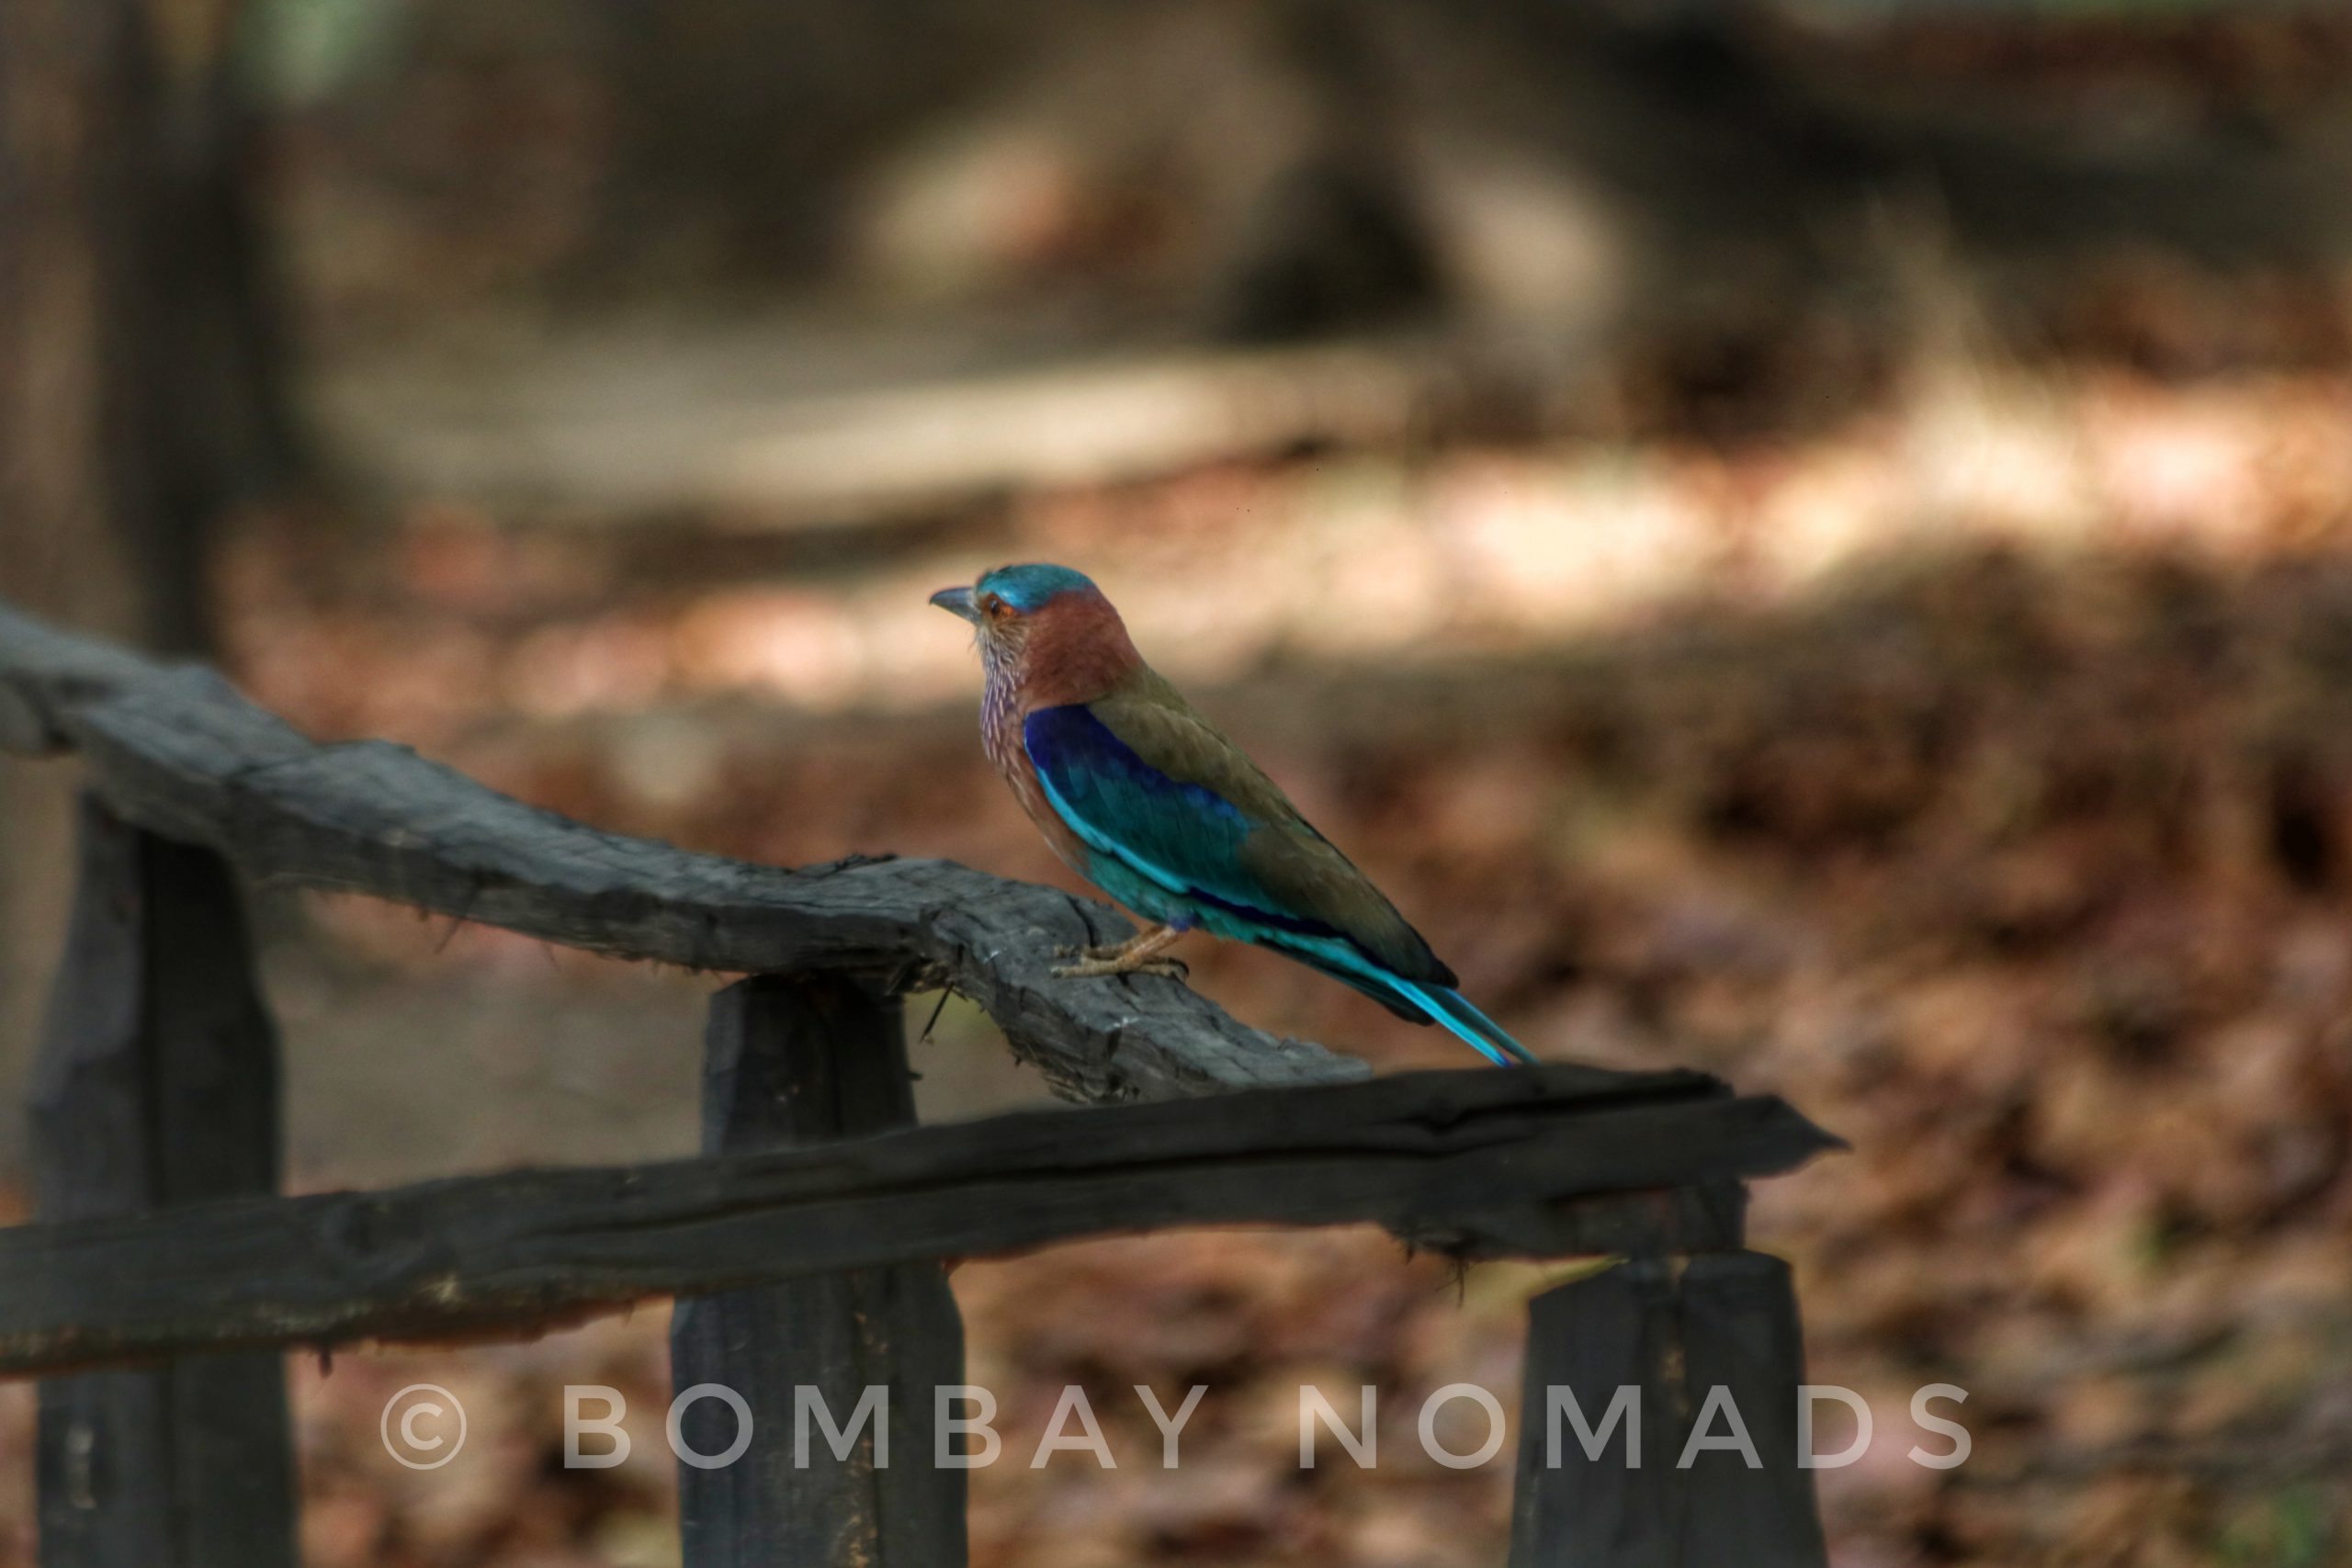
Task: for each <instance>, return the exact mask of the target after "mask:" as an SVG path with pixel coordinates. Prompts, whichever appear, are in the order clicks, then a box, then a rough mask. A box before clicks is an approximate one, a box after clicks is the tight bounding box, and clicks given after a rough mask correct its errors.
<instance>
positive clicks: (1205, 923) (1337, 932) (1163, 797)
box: [931, 565, 1535, 1066]
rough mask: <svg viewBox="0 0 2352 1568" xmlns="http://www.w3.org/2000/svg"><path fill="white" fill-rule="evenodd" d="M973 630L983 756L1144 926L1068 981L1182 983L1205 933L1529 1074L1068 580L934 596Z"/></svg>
mask: <svg viewBox="0 0 2352 1568" xmlns="http://www.w3.org/2000/svg"><path fill="white" fill-rule="evenodd" d="M931 602H932V603H933V604H936V605H938V606H939V607H940V608H941V609H943V610H949V611H953V612H954V613H955V614H956V615H961V616H963V617H964V619H966V620H967V621H969V622H971V623H972V625H973V626H974V627H976V628H977V630H978V642H979V649H980V658H981V660H982V662H983V663H984V664H985V665H986V667H987V671H988V692H987V696H986V698H985V700H984V702H983V705H982V707H981V716H980V739H981V741H982V743H983V745H984V746H985V747H986V748H987V750H988V754H989V761H992V762H994V763H995V764H996V768H997V772H999V773H1002V774H1003V775H1004V780H1005V782H1006V783H1007V784H1011V785H1012V793H1013V794H1014V795H1016V796H1017V797H1019V799H1020V801H1021V806H1022V809H1023V810H1024V811H1026V812H1028V814H1029V817H1030V819H1031V820H1032V821H1034V822H1035V823H1036V824H1037V826H1038V827H1039V829H1042V830H1043V831H1044V832H1045V835H1046V840H1047V841H1048V842H1050V843H1051V844H1052V845H1053V846H1054V849H1055V852H1057V853H1058V854H1059V855H1060V856H1061V857H1062V859H1064V860H1065V861H1068V862H1069V864H1070V865H1071V867H1072V868H1073V869H1075V870H1076V871H1077V872H1078V873H1079V874H1080V875H1082V876H1084V877H1086V878H1087V879H1088V880H1089V881H1091V882H1092V883H1093V884H1094V886H1097V887H1100V888H1101V889H1103V892H1105V893H1108V894H1109V895H1110V896H1111V897H1114V898H1116V899H1117V900H1118V901H1119V902H1120V903H1122V904H1125V906H1126V907H1127V908H1130V909H1133V910H1134V911H1135V912H1136V913H1137V914H1138V915H1141V916H1143V917H1144V919H1145V920H1146V921H1147V922H1148V923H1147V924H1146V926H1145V928H1144V930H1143V931H1141V932H1139V933H1138V934H1137V935H1136V937H1135V939H1134V940H1132V941H1130V942H1126V943H1125V944H1123V945H1121V946H1118V947H1113V948H1087V949H1083V950H1080V951H1078V952H1077V953H1073V954H1069V955H1067V956H1075V957H1076V958H1078V960H1079V962H1077V963H1075V964H1069V965H1068V966H1066V967H1063V968H1059V969H1057V970H1055V971H1054V973H1055V974H1057V975H1059V976H1068V977H1083V976H1099V975H1125V974H1130V973H1134V972H1136V971H1142V972H1146V973H1150V974H1162V975H1173V974H1182V972H1183V970H1182V965H1181V964H1177V963H1175V962H1174V961H1173V960H1170V959H1168V958H1164V957H1162V956H1160V955H1161V954H1162V953H1164V952H1165V951H1166V949H1167V948H1168V947H1169V945H1170V943H1172V942H1175V941H1176V939H1177V938H1178V937H1180V936H1182V935H1183V934H1184V933H1185V932H1186V931H1192V930H1193V929H1194V928H1195V927H1198V928H1199V929H1201V930H1204V931H1210V932H1212V933H1214V934H1215V935H1217V936H1221V937H1226V938H1227V939H1229V940H1231V941H1234V942H1255V943H1257V944H1258V945H1259V946H1261V947H1271V948H1272V949H1273V950H1274V951H1276V952H1277V953H1285V954H1287V955H1288V956H1290V957H1292V958H1295V959H1296V960H1298V961H1299V962H1300V963H1301V964H1307V965H1308V966H1310V967H1312V968H1316V969H1319V970H1321V971H1322V972H1323V973H1324V974H1326V975H1329V976H1331V977H1332V978H1334V979H1336V980H1340V981H1341V982H1343V983H1345V984H1347V985H1350V986H1352V987H1355V988H1356V989H1357V990H1359V991H1362V992H1363V993H1364V994H1365V995H1367V996H1369V997H1371V998H1374V1000H1376V1001H1378V1002H1380V1003H1382V1004H1383V1005H1384V1006H1385V1007H1386V1008H1387V1009H1388V1010H1390V1011H1391V1012H1394V1013H1396V1014H1397V1015H1398V1016H1400V1017H1403V1018H1407V1019H1410V1020H1411V1021H1414V1022H1416V1023H1430V1022H1436V1023H1442V1024H1443V1025H1444V1026H1445V1027H1446V1028H1447V1029H1449V1030H1451V1031H1453V1032H1454V1033H1455V1034H1457V1035H1459V1036H1461V1038H1462V1039H1463V1040H1464V1041H1465V1042H1467V1043H1469V1045H1470V1046H1471V1048H1472V1049H1474V1050H1476V1051H1477V1052H1478V1053H1479V1054H1480V1055H1483V1056H1485V1057H1486V1058H1487V1060H1488V1061H1490V1062H1493V1063H1495V1064H1497V1065H1498V1066H1508V1065H1509V1064H1510V1063H1512V1062H1522V1063H1532V1062H1533V1061H1534V1060H1535V1058H1534V1057H1533V1056H1532V1055H1530V1054H1529V1053H1528V1051H1527V1049H1526V1047H1524V1046H1522V1045H1521V1044H1520V1043H1519V1042H1518V1041H1516V1040H1513V1039H1512V1038H1511V1037H1510V1035H1509V1034H1506V1033H1504V1032H1503V1031H1502V1029H1501V1028H1500V1027H1499V1026H1498V1024H1496V1022H1495V1021H1493V1020H1492V1019H1490V1018H1488V1017H1487V1015H1486V1014H1485V1013H1483V1012H1480V1011H1479V1010H1477V1009H1476V1008H1475V1007H1473V1006H1471V1005H1470V1003H1469V1002H1467V1001H1465V1000H1464V998H1462V996H1461V994H1460V993H1459V992H1458V991H1456V990H1455V989H1454V987H1455V984H1456V982H1455V980H1454V976H1453V970H1451V969H1448V968H1447V967H1446V966H1445V965H1444V964H1442V963H1441V962H1439V960H1438V956H1437V954H1435V953H1431V952H1430V944H1429V943H1428V942H1424V941H1422V940H1421V935H1420V933H1419V931H1415V930H1414V929H1413V928H1412V927H1411V926H1409V925H1408V924H1406V922H1405V917H1404V916H1402V915H1400V914H1398V913H1397V908H1396V906H1395V905H1393V904H1391V903H1390V902H1389V901H1388V900H1387V899H1386V898H1385V897H1383V896H1382V895H1381V892H1380V889H1378V888H1377V887H1374V886H1373V885H1372V883H1371V882H1370V881H1369V880H1368V879H1366V877H1365V876H1364V874H1363V873H1362V872H1360V871H1358V870H1357V869H1356V868H1355V867H1354V866H1352V865H1351V864H1349V863H1348V859H1347V857H1346V856H1345V855H1342V854H1341V853H1340V852H1339V851H1338V850H1335V849H1333V848H1332V847H1331V844H1330V842H1329V840H1327V839H1325V838H1324V837H1323V835H1322V834H1320V833H1318V832H1317V831H1316V830H1315V829H1313V828H1312V827H1310V826H1309V825H1308V824H1307V821H1306V818H1304V817H1301V816H1300V815H1299V814H1298V808H1297V807H1295V806H1293V805H1292V804H1291V803H1290V800H1289V798H1288V797H1287V796H1285V795H1283V792H1282V790H1281V789H1280V788H1279V787H1278V786H1276V784H1274V782H1273V781H1272V779H1270V778H1268V777H1267V776H1266V775H1265V774H1264V773H1261V772H1259V771H1258V767H1257V764H1255V763H1253V762H1252V761H1250V759H1249V758H1248V757H1246V756H1244V755H1243V754H1242V751H1241V749H1240V748H1239V747H1238V746H1236V745H1235V744H1234V743H1233V742H1232V741H1230V740H1228V739H1226V738H1225V737H1224V736H1223V735H1221V734H1219V733H1218V732H1217V729H1216V726H1214V725H1212V724H1210V723H1209V721H1208V720H1207V719H1205V718H1203V717H1202V716H1200V715H1199V714H1198V713H1196V712H1194V711H1193V706H1192V705H1191V704H1190V703H1187V702H1186V701H1185V700H1184V699H1183V698H1182V696H1181V695H1179V694H1177V691H1176V688H1175V687H1173V686H1171V685H1170V684H1169V683H1168V682H1166V681H1165V680H1163V679H1161V678H1160V677H1159V675H1158V674H1157V673H1156V672H1154V671H1153V670H1152V668H1151V666H1149V665H1148V664H1146V663H1145V662H1144V661H1143V659H1142V657H1141V656H1140V655H1138V654H1137V653H1136V647H1135V644H1134V643H1133V642H1131V641H1130V640H1128V637H1127V628H1126V626H1125V623H1123V622H1122V621H1121V620H1120V619H1119V613H1118V611H1116V610H1114V609H1113V608H1112V607H1111V602H1110V601H1109V600H1108V599H1105V598H1104V597H1103V592H1102V590H1100V589H1098V588H1096V587H1095V586H1094V584H1093V583H1092V582H1091V581H1088V580H1087V579H1086V578H1085V577H1084V576H1082V575H1080V573H1078V572H1075V571H1072V570H1070V569H1069V568H1068V567H1066V566H1046V565H1032V566H1007V567H999V568H998V569H997V570H994V571H990V572H988V573H986V574H985V575H983V576H982V577H981V578H980V580H979V581H978V582H976V583H974V584H973V585H972V586H971V587H969V588H944V589H942V590H940V591H939V592H936V593H934V594H933V595H932V596H931Z"/></svg>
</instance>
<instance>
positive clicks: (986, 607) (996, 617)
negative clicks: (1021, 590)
mask: <svg viewBox="0 0 2352 1568" xmlns="http://www.w3.org/2000/svg"><path fill="white" fill-rule="evenodd" d="M980 611H981V613H982V614H983V615H987V616H988V617H989V619H990V620H993V621H1001V620H1002V619H1004V617H1005V616H1006V615H1010V614H1012V606H1011V605H1010V604H1006V603H1005V602H1004V600H1003V599H1002V598H1001V596H999V595H997V594H994V593H983V594H981V595H980Z"/></svg>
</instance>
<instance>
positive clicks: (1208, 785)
mask: <svg viewBox="0 0 2352 1568" xmlns="http://www.w3.org/2000/svg"><path fill="white" fill-rule="evenodd" d="M1023 743H1024V745H1025V747H1026V750H1028V753H1029V758H1030V761H1032V762H1033V763H1035V766H1036V769H1037V775H1038V778H1039V780H1040V782H1041V783H1043V784H1044V785H1045V787H1046V798H1047V799H1048V800H1049V801H1050V802H1052V804H1053V807H1054V809H1055V810H1056V811H1057V813H1058V814H1059V815H1060V816H1061V818H1062V819H1063V820H1064V821H1065V822H1067V823H1068V824H1069V827H1070V829H1071V831H1073V832H1075V833H1076V834H1078V836H1079V837H1080V839H1082V840H1085V841H1086V842H1087V844H1088V845H1089V846H1090V847H1091V848H1092V849H1093V850H1095V851H1096V852H1099V853H1103V854H1111V855H1115V856H1117V857H1118V858H1119V859H1120V860H1121V861H1122V862H1124V863H1125V864H1126V865H1128V866H1129V867H1130V868H1131V869H1133V870H1134V871H1135V872H1136V873H1137V874H1141V875H1144V876H1148V877H1149V878H1151V879H1152V880H1153V881H1154V882H1156V883H1158V884H1159V885H1160V886H1164V887H1166V888H1167V889H1169V891H1170V892H1171V893H1175V894H1178V895H1180V896H1182V897H1190V898H1194V899H1198V900H1201V901H1203V902H1204V903H1207V904H1210V905H1213V906H1216V907H1217V908H1221V909H1223V910H1225V911H1227V913H1228V914H1230V915H1232V916H1235V917H1237V918H1238V919H1243V920H1245V921H1248V922H1250V923H1253V924H1256V925H1258V926H1261V927H1262V928H1263V930H1264V931H1265V934H1266V937H1267V940H1269V941H1272V942H1275V943H1276V944H1277V945H1290V944H1289V943H1286V942H1283V938H1284V937H1285V936H1288V937H1291V938H1308V939H1318V938H1319V939H1338V940H1339V941H1340V942H1345V943H1346V944H1347V945H1348V946H1349V947H1351V948H1352V949H1353V950H1355V952H1356V953H1361V954H1362V955H1363V958H1364V959H1366V960H1368V961H1369V962H1370V963H1371V964H1374V965H1375V966H1376V967H1377V968H1379V969H1381V970H1383V971H1385V972H1386V973H1388V974H1391V975H1395V976H1400V977H1402V978H1405V979H1408V980H1415V981H1420V982H1424V983H1428V984H1434V985H1441V986H1451V985H1453V983H1454V981H1453V973H1452V971H1450V970H1448V969H1447V968H1446V966H1445V965H1444V964H1442V963H1440V962H1439V961H1438V958H1437V955H1436V954H1434V953H1431V952H1430V947H1429V943H1427V942H1424V941H1422V940H1421V937H1420V934H1419V932H1417V931H1414V930H1413V928H1412V927H1411V926H1410V925H1408V923H1406V920H1405V918H1404V917H1403V916H1402V915H1400V914H1398V913H1397V908H1396V906H1394V905H1392V904H1391V903H1389V901H1388V900H1387V899H1386V898H1385V897H1383V896H1382V894H1381V892H1380V890H1379V889H1378V888H1376V887H1374V886H1373V885H1372V883H1371V882H1370V881H1369V880H1368V879H1367V878H1366V877H1365V876H1364V874H1363V873H1362V872H1360V871H1358V870H1357V869H1356V868H1355V867H1354V866H1353V865H1351V864H1350V863H1348V860H1347V857H1346V856H1344V855H1342V854H1340V852H1339V851H1338V850H1336V849H1333V848H1332V847H1331V845H1330V844H1329V842H1328V841H1327V840H1325V839H1324V838H1323V836H1322V835H1321V834H1319V833H1317V831H1316V830H1315V829H1313V828H1312V827H1310V826H1309V825H1308V824H1307V822H1306V818H1302V817H1301V816H1300V815H1299V814H1298V808H1297V807H1294V806H1293V805H1292V804H1291V803H1290V800H1289V798H1288V797H1287V796H1285V795H1283V792H1282V790H1281V789H1280V788H1279V787H1278V786H1277V785H1276V784H1274V782H1273V781H1272V779H1269V778H1268V777H1266V775H1265V774H1264V773H1261V772H1260V771H1259V770H1258V767H1257V765H1256V764H1255V763H1253V762H1251V761H1250V759H1249V758H1248V757H1247V756H1245V755H1243V753H1242V751H1241V749H1240V748H1239V747H1238V746H1236V745H1234V744H1233V742H1232V741H1230V740H1227V739H1226V738H1225V737H1224V736H1223V735H1221V734H1219V733H1218V732H1217V730H1216V728H1215V727H1214V726H1212V725H1211V724H1210V723H1209V722H1208V721H1207V720H1206V719H1204V718H1203V717H1202V716H1200V715H1199V714H1198V713H1196V712H1194V711H1193V708H1192V707H1191V705H1188V704H1187V703H1185V701H1184V700H1183V698H1182V697H1181V696H1179V695H1178V694H1176V692H1175V690H1174V689H1173V688H1172V687H1170V686H1169V685H1168V683H1167V682H1164V681H1162V680H1160V679H1159V677H1158V676H1157V675H1153V674H1151V673H1150V672H1149V671H1144V672H1142V674H1141V675H1140V676H1139V677H1138V678H1137V679H1135V680H1132V681H1130V682H1125V683H1124V684H1123V685H1122V686H1121V687H1120V688H1119V689H1118V690H1116V691H1114V692H1113V693H1112V694H1109V695H1107V696H1104V697H1101V698H1098V699H1096V700H1095V701H1093V702H1091V703H1081V704H1072V705H1068V706H1063V707H1051V708H1041V709H1039V710H1037V711H1036V712H1035V713H1032V714H1031V715H1030V716H1029V717H1028V719H1027V721H1026V722H1025V724H1024V725H1023ZM1318 945H1319V944H1318Z"/></svg>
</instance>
